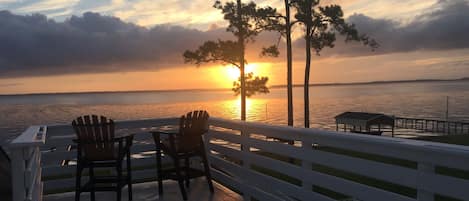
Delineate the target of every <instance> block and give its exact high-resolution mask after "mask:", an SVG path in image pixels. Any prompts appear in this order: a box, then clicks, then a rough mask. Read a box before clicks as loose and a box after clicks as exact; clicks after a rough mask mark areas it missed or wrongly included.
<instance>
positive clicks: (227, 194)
mask: <svg viewBox="0 0 469 201" xmlns="http://www.w3.org/2000/svg"><path fill="white" fill-rule="evenodd" d="M213 185H214V189H215V193H214V194H213V195H211V194H210V191H209V190H208V186H207V182H206V181H205V179H203V178H200V179H194V180H191V188H190V189H189V190H188V192H187V193H188V197H189V199H188V200H189V201H192V200H194V201H209V200H210V201H218V200H220V201H240V200H242V197H241V196H240V195H239V194H237V193H235V192H233V191H231V190H230V189H228V188H226V187H224V186H223V185H221V184H219V183H217V182H213ZM163 186H164V187H163V188H164V196H159V195H158V188H157V187H158V184H157V183H156V182H147V183H140V184H134V186H133V187H132V189H133V200H138V201H176V200H177V201H180V200H182V196H181V193H180V191H179V188H178V185H177V182H174V181H165V182H164V183H163ZM122 190H123V191H122V201H127V187H125V188H124V189H122ZM74 196H75V192H68V193H61V194H52V195H46V196H44V200H45V201H72V200H74V198H75V197H74ZM80 200H81V201H89V200H90V196H89V193H82V194H81V199H80ZM96 200H99V201H111V200H112V201H114V200H116V193H114V192H97V193H96Z"/></svg>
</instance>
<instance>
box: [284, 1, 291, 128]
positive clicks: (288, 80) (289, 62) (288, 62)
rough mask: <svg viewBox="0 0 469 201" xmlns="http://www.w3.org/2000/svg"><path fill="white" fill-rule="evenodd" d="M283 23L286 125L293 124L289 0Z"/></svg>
mask: <svg viewBox="0 0 469 201" xmlns="http://www.w3.org/2000/svg"><path fill="white" fill-rule="evenodd" d="M285 16H286V18H285V19H286V20H285V24H286V34H285V35H286V38H287V94H288V95H287V96H288V125H289V126H293V83H292V82H293V81H292V71H293V69H292V46H291V24H290V0H285Z"/></svg>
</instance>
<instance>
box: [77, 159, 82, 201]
mask: <svg viewBox="0 0 469 201" xmlns="http://www.w3.org/2000/svg"><path fill="white" fill-rule="evenodd" d="M76 168H77V173H76V182H75V201H80V192H81V171H82V169H81V166H80V165H79V163H78V164H77V166H76Z"/></svg>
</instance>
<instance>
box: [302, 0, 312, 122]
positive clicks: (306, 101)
mask: <svg viewBox="0 0 469 201" xmlns="http://www.w3.org/2000/svg"><path fill="white" fill-rule="evenodd" d="M308 3H310V4H311V5H309V6H308V7H309V8H311V7H312V1H309V2H308ZM307 10H308V11H307V13H306V16H311V14H312V13H311V9H307ZM311 27H312V21H307V22H306V35H305V40H306V49H305V51H306V66H305V82H304V86H303V87H304V104H305V105H304V106H305V111H304V112H305V114H304V115H305V128H309V74H310V71H311V31H312V30H311V29H312V28H311Z"/></svg>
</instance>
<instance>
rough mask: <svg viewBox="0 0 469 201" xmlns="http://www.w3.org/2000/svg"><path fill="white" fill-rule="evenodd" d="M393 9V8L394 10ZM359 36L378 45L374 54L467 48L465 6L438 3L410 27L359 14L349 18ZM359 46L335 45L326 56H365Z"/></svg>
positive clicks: (468, 13)
mask: <svg viewBox="0 0 469 201" xmlns="http://www.w3.org/2000/svg"><path fill="white" fill-rule="evenodd" d="M396 9H397V8H396ZM348 21H349V22H351V23H353V24H355V25H356V26H357V28H358V29H359V30H360V32H361V33H366V34H368V35H370V36H371V37H373V38H375V39H376V40H377V41H378V42H379V43H380V45H381V47H380V48H379V49H378V50H377V52H376V53H392V52H407V51H416V50H447V49H458V48H469V3H468V2H467V1H464V0H451V1H445V0H440V1H439V2H438V3H436V4H435V5H434V6H433V7H432V9H430V10H428V11H424V12H423V13H422V14H420V15H417V17H415V19H413V20H412V21H411V22H410V23H407V24H404V25H402V23H399V22H396V21H392V20H386V19H373V18H370V17H367V16H365V15H362V14H355V15H352V16H351V17H349V19H348ZM358 46H360V45H359V44H356V43H355V44H353V43H352V44H347V45H344V44H343V42H339V43H338V47H337V48H334V50H327V53H330V54H342V55H361V54H369V53H370V51H369V50H367V49H366V48H358Z"/></svg>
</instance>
